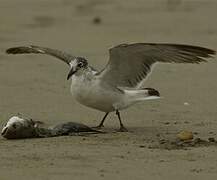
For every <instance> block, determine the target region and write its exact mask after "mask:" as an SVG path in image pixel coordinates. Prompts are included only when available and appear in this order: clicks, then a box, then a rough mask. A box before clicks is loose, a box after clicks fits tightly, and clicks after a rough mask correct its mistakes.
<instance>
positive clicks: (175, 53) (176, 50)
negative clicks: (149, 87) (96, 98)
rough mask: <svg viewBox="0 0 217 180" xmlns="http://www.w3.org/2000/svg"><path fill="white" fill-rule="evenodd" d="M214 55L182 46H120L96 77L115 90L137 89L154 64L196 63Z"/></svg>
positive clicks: (112, 49) (151, 44)
mask: <svg viewBox="0 0 217 180" xmlns="http://www.w3.org/2000/svg"><path fill="white" fill-rule="evenodd" d="M215 53H216V52H215V51H213V50H211V49H207V48H203V47H199V46H191V45H181V44H154V43H136V44H121V45H119V46H116V47H113V48H111V49H110V50H109V54H110V59H109V62H108V64H107V66H106V67H105V68H104V69H103V70H102V71H101V72H100V73H98V76H99V77H100V78H101V79H102V80H103V81H104V82H105V81H106V82H107V83H109V84H111V85H113V86H116V87H117V86H119V87H131V88H136V87H138V85H140V83H141V82H142V81H143V80H144V79H145V78H146V77H147V75H148V73H149V72H150V71H151V67H152V65H153V64H154V63H156V62H165V63H196V64H198V63H200V62H206V58H209V57H211V55H214V54H215Z"/></svg>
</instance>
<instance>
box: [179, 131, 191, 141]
mask: <svg viewBox="0 0 217 180" xmlns="http://www.w3.org/2000/svg"><path fill="white" fill-rule="evenodd" d="M177 138H178V139H179V140H181V141H186V140H191V139H193V138H194V136H193V133H192V132H191V131H181V132H179V133H178V134H177Z"/></svg>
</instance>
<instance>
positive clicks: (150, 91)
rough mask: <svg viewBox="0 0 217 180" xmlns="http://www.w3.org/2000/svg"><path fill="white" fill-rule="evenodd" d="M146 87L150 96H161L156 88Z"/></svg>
mask: <svg viewBox="0 0 217 180" xmlns="http://www.w3.org/2000/svg"><path fill="white" fill-rule="evenodd" d="M144 89H145V90H148V95H149V96H159V97H160V93H159V91H157V90H156V89H154V88H144Z"/></svg>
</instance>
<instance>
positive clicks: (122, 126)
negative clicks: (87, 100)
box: [95, 110, 128, 132]
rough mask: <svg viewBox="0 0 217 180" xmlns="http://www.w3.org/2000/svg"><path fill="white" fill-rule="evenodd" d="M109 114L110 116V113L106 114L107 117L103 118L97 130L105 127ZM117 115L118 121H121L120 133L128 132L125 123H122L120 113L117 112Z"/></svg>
mask: <svg viewBox="0 0 217 180" xmlns="http://www.w3.org/2000/svg"><path fill="white" fill-rule="evenodd" d="M108 114H109V113H106V114H105V116H104V117H103V119H102V121H101V122H100V124H99V125H98V126H96V127H95V128H98V129H100V128H102V127H104V125H103V123H104V121H105V119H106V117H107V116H108ZM116 115H117V116H118V120H119V123H120V129H119V131H121V132H127V131H128V130H127V128H125V127H124V125H123V123H122V121H121V115H120V112H119V111H118V110H116Z"/></svg>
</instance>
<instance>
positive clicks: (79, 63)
mask: <svg viewBox="0 0 217 180" xmlns="http://www.w3.org/2000/svg"><path fill="white" fill-rule="evenodd" d="M69 65H70V68H71V69H70V71H69V74H68V76H67V80H68V79H70V77H71V76H72V75H73V74H76V73H77V72H81V71H82V70H84V69H86V68H87V66H88V62H87V60H86V59H85V58H83V57H76V58H75V59H73V60H72V61H71V62H70V63H69Z"/></svg>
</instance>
